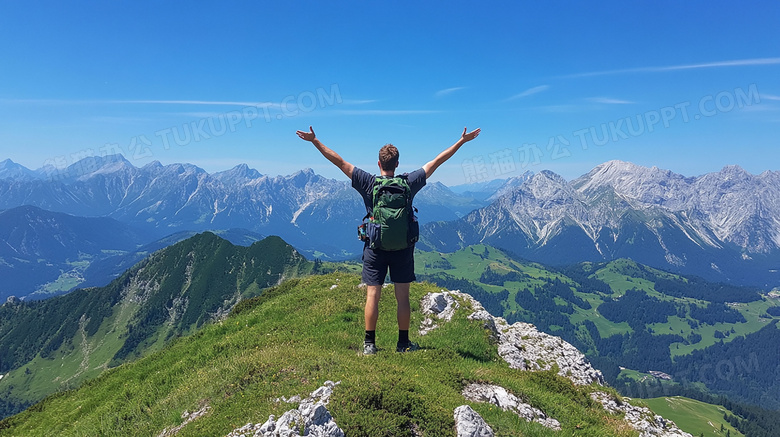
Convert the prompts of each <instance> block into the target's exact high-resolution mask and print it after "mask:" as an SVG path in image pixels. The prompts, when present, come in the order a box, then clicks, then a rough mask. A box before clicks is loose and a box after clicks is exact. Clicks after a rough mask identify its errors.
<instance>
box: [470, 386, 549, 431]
mask: <svg viewBox="0 0 780 437" xmlns="http://www.w3.org/2000/svg"><path fill="white" fill-rule="evenodd" d="M463 397H465V398H466V399H468V400H470V401H474V402H487V403H490V404H493V405H495V406H497V407H499V408H501V409H502V410H504V411H512V412H514V413H515V414H517V415H518V416H520V417H521V418H523V419H525V420H527V421H529V422H536V423H539V424H541V425H542V426H545V427H547V428H550V429H554V430H556V431H560V429H561V423H560V422H558V421H557V420H555V419H553V418H551V417H548V416H547V415H546V414H544V412H543V411H542V410H540V409H538V408H534V407H533V406H531V405H530V404H527V403H525V402H523V401H522V400H520V399H519V398H518V397H517V396H515V395H513V394H512V393H510V392H509V391H508V390H507V389H505V388H503V387H500V386H497V385H491V384H469V385H467V386H466V387H465V388H464V389H463Z"/></svg>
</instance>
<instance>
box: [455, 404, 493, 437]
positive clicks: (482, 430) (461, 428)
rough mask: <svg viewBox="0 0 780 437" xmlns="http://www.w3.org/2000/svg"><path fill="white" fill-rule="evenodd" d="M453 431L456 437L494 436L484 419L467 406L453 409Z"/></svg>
mask: <svg viewBox="0 0 780 437" xmlns="http://www.w3.org/2000/svg"><path fill="white" fill-rule="evenodd" d="M455 431H456V433H457V434H456V435H457V436H458V437H493V436H494V435H495V434H494V433H493V430H492V429H491V428H490V425H488V424H487V423H486V422H485V419H483V418H482V416H480V415H479V413H477V412H476V411H474V410H473V409H472V408H471V407H469V406H468V405H461V406H460V407H458V408H456V409H455Z"/></svg>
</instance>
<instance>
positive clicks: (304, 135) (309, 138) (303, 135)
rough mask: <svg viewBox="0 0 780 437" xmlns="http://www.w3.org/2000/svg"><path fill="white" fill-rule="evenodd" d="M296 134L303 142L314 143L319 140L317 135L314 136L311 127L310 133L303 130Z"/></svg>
mask: <svg viewBox="0 0 780 437" xmlns="http://www.w3.org/2000/svg"><path fill="white" fill-rule="evenodd" d="M295 133H296V134H298V137H299V138H300V139H302V140H306V141H314V139H315V138H317V136H316V135H314V129H313V128H312V127H311V126H309V132H304V131H302V130H299V131H295Z"/></svg>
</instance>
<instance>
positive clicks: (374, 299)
mask: <svg viewBox="0 0 780 437" xmlns="http://www.w3.org/2000/svg"><path fill="white" fill-rule="evenodd" d="M380 297H382V286H381V285H367V286H366V309H365V316H366V331H375V330H376V320H377V318H379V298H380Z"/></svg>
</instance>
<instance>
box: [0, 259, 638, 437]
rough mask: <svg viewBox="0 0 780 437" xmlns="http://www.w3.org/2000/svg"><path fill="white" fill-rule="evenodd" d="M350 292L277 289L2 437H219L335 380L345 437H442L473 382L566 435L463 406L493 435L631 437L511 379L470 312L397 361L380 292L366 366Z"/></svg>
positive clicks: (429, 288)
mask: <svg viewBox="0 0 780 437" xmlns="http://www.w3.org/2000/svg"><path fill="white" fill-rule="evenodd" d="M358 282H359V278H358V277H357V276H354V275H348V274H342V273H336V274H329V275H325V276H314V277H307V278H304V279H300V280H292V281H288V282H285V283H284V284H282V285H281V286H279V287H276V288H274V289H271V290H270V291H269V292H267V293H265V294H264V295H261V296H260V297H259V298H257V299H254V300H250V301H246V302H245V303H244V304H242V305H240V306H238V307H237V308H236V314H234V315H232V316H231V317H229V318H227V319H226V320H224V321H223V322H221V323H216V324H210V325H207V326H205V327H204V328H203V329H201V330H199V331H198V332H197V333H195V334H194V335H192V336H190V337H185V338H180V339H178V340H176V341H175V342H173V343H172V344H171V345H169V346H168V347H166V348H165V349H164V350H162V351H160V352H157V353H155V354H153V355H151V356H149V357H146V358H142V359H140V360H138V361H136V362H134V363H130V364H125V365H122V366H120V367H118V368H116V369H112V370H109V371H108V372H106V373H104V374H103V375H102V376H101V377H99V378H97V379H95V380H92V381H90V382H87V383H85V384H84V386H83V387H81V388H79V389H77V390H72V391H68V392H65V393H61V394H57V395H53V396H51V397H49V398H47V399H46V400H45V401H43V402H42V403H40V404H38V405H36V406H34V407H32V408H30V409H29V410H27V411H25V412H23V413H21V414H19V415H17V416H14V417H11V418H8V419H6V420H4V421H2V422H0V435H3V436H5V435H9V436H10V435H25V436H36V435H41V436H43V435H65V436H68V435H157V434H159V433H160V432H161V431H162V430H163V429H165V428H168V427H172V426H177V425H179V424H181V422H182V420H183V419H182V418H181V414H182V413H183V412H184V411H185V410H186V411H195V410H198V409H200V408H202V407H203V406H205V405H208V406H210V410H209V412H208V413H207V414H206V415H205V416H204V417H202V418H200V419H198V420H196V421H194V422H192V423H190V424H188V425H186V426H185V427H184V428H183V429H182V430H181V432H180V433H179V434H178V435H181V436H212V435H224V434H226V433H228V432H229V431H231V430H232V429H234V428H236V427H238V426H241V425H244V424H245V423H247V422H254V423H257V422H264V421H265V420H266V419H267V418H268V416H269V415H270V414H274V415H276V416H277V417H278V416H279V415H281V414H282V413H283V412H284V411H286V410H288V409H290V408H292V407H291V406H290V405H289V404H285V403H277V402H274V401H273V399H275V398H278V397H280V396H287V397H290V396H293V395H306V394H308V393H310V392H311V391H312V390H314V389H316V388H317V387H319V386H320V385H322V383H323V382H324V381H326V380H334V381H341V384H340V385H338V386H337V387H336V389H335V391H334V394H333V396H332V398H331V401H330V405H329V409H330V411H331V413H332V414H333V416H334V418H335V421H336V423H337V424H338V425H339V426H340V427H341V428H342V429H344V430H345V432H346V434H347V435H349V436H362V435H370V436H376V435H394V436H396V435H401V436H402V435H412V429H413V428H416V429H417V430H418V431H419V432H422V433H423V435H426V436H438V435H447V436H450V435H452V434H453V426H454V422H453V418H452V412H453V410H454V408H455V407H457V406H458V405H462V404H466V403H468V402H466V401H465V400H464V399H463V397H462V396H461V394H460V391H461V389H462V387H463V386H464V385H465V384H467V383H469V382H474V381H482V382H491V383H496V384H499V385H502V386H504V387H506V388H507V389H509V390H510V391H512V392H513V393H515V394H516V395H518V396H520V397H521V398H523V399H524V400H526V401H528V402H529V403H531V404H532V405H534V406H536V407H537V408H540V409H541V410H542V411H544V412H545V413H547V414H548V415H549V416H551V417H554V418H556V419H557V420H559V421H560V422H561V425H562V426H563V431H562V432H554V431H551V430H548V429H546V428H544V427H542V426H541V425H538V424H535V423H527V422H525V421H522V420H520V419H518V418H517V417H516V416H515V415H514V414H512V413H507V412H503V411H500V410H499V409H497V408H496V407H491V406H490V405H488V404H480V403H470V404H471V405H472V407H473V408H474V409H475V410H477V411H478V412H479V413H480V414H482V415H483V417H485V419H486V420H487V421H488V423H490V425H491V426H492V427H493V429H494V431H496V432H497V433H498V434H499V435H507V436H521V435H522V436H546V435H556V436H558V435H578V436H604V435H613V436H633V435H636V433H635V432H634V431H631V430H629V429H628V428H627V427H626V425H625V424H624V423H623V422H622V421H619V420H617V419H616V418H614V417H612V416H609V415H608V414H607V413H606V412H605V411H604V410H603V409H602V408H601V407H600V406H599V405H597V404H595V403H594V402H593V401H591V400H590V398H589V396H588V391H589V388H587V387H584V388H583V387H575V386H574V385H572V384H571V383H570V382H569V381H568V380H566V379H564V378H561V377H559V376H557V375H555V374H554V372H552V371H550V372H540V373H528V372H521V371H517V370H512V369H509V368H508V365H507V364H506V363H504V362H503V361H502V360H500V359H499V357H498V356H497V354H496V349H495V345H493V344H491V342H490V340H489V337H488V335H487V332H486V331H485V330H484V329H483V328H482V327H481V326H480V325H479V324H478V323H476V322H470V321H468V320H467V319H466V316H467V315H468V312H467V311H466V310H465V309H464V310H462V311H459V312H458V313H457V314H456V316H455V318H454V319H453V321H452V322H450V323H448V324H445V325H444V326H442V327H441V328H439V329H437V330H435V331H433V332H432V333H431V334H429V335H428V336H425V337H421V338H417V340H419V342H420V344H421V346H422V348H423V350H421V351H418V352H415V353H410V354H396V353H395V352H394V344H395V340H396V338H395V334H396V331H395V329H396V323H395V311H394V308H395V302H394V297H393V294H392V292H390V290H387V291H386V292H385V293H383V296H382V300H381V307H380V308H381V310H380V319H379V325H378V339H377V341H378V346H379V349H380V350H379V353H378V354H377V355H376V356H372V357H364V356H362V355H361V354H360V351H361V344H362V332H363V329H362V325H363V309H362V308H363V303H364V299H365V297H364V293H365V292H364V290H362V289H360V288H358ZM334 286H335V287H334ZM438 290H439V287H437V286H434V285H430V284H414V285H413V286H412V291H411V294H412V305H413V320H412V323H413V326H419V323H420V319H421V314H420V311H419V301H420V299H421V298H422V296H423V295H424V294H425V293H427V292H436V291H438ZM413 332H414V330H413Z"/></svg>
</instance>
